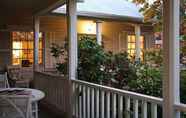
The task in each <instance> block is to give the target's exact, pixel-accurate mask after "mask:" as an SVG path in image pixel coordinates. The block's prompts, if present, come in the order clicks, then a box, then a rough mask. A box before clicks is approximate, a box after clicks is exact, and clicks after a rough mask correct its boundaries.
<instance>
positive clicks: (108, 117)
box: [106, 92, 110, 118]
mask: <svg viewBox="0 0 186 118" xmlns="http://www.w3.org/2000/svg"><path fill="white" fill-rule="evenodd" d="M106 118H110V92H107V116H106Z"/></svg>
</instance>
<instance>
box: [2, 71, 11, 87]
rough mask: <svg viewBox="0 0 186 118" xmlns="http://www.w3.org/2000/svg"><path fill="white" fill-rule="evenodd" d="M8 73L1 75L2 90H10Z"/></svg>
mask: <svg viewBox="0 0 186 118" xmlns="http://www.w3.org/2000/svg"><path fill="white" fill-rule="evenodd" d="M9 87H10V86H9V82H8V77H7V72H5V73H4V74H0V88H9Z"/></svg>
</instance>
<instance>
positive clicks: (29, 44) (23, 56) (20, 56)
mask: <svg viewBox="0 0 186 118" xmlns="http://www.w3.org/2000/svg"><path fill="white" fill-rule="evenodd" d="M33 37H34V36H33V32H12V64H13V65H20V64H21V63H22V61H23V60H27V61H29V63H30V64H32V63H33V39H34V38H33ZM39 37H40V40H39V63H42V38H43V37H42V33H40V35H39Z"/></svg>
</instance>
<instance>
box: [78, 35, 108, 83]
mask: <svg viewBox="0 0 186 118" xmlns="http://www.w3.org/2000/svg"><path fill="white" fill-rule="evenodd" d="M78 47H79V50H78V79H81V80H85V81H89V82H96V83H99V82H101V81H103V79H104V78H105V76H104V71H102V67H103V64H104V62H105V58H106V53H105V52H104V50H103V48H102V47H101V46H100V45H98V44H97V43H96V40H95V39H94V38H91V37H88V36H84V37H81V39H80V41H79V43H78Z"/></svg>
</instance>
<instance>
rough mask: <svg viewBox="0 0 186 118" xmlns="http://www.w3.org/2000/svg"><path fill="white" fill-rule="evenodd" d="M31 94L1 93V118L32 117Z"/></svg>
mask: <svg viewBox="0 0 186 118" xmlns="http://www.w3.org/2000/svg"><path fill="white" fill-rule="evenodd" d="M30 98H31V97H30V95H12V96H11V95H0V111H1V112H0V118H32V108H31V101H30Z"/></svg>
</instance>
